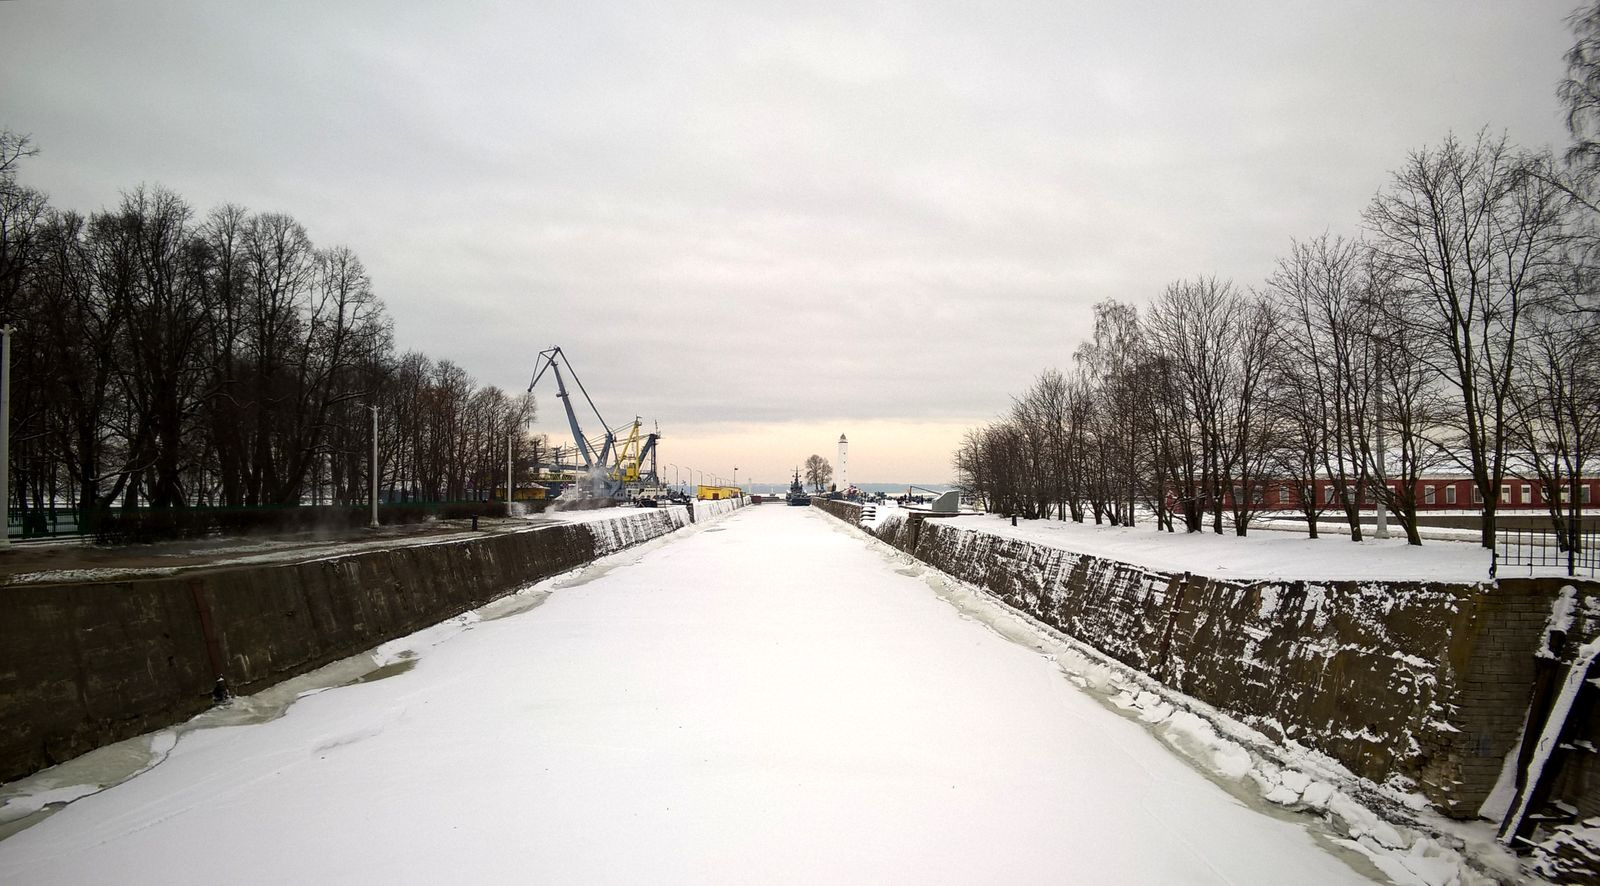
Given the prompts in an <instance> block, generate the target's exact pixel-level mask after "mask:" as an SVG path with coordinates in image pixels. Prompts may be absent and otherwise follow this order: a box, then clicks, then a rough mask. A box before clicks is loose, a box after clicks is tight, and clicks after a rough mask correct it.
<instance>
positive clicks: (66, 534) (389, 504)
mask: <svg viewBox="0 0 1600 886" xmlns="http://www.w3.org/2000/svg"><path fill="white" fill-rule="evenodd" d="M485 504H487V502H486V501H483V500H476V499H474V500H464V501H426V502H424V501H380V502H379V503H378V520H379V522H380V523H381V522H387V520H386V518H389V519H393V518H395V517H397V516H400V515H403V516H404V517H405V518H407V519H410V518H415V517H416V516H417V515H418V513H419V512H420V513H423V514H429V515H433V516H441V517H447V516H451V514H450V513H449V512H450V511H452V510H458V509H462V508H474V507H478V506H482V505H485ZM366 508H367V505H366V504H365V503H356V504H351V505H256V506H253V507H236V508H235V507H211V506H191V507H186V508H181V509H178V511H179V513H181V515H182V516H183V517H184V518H186V521H188V522H196V523H206V522H208V518H209V520H211V521H216V522H219V523H231V524H241V525H248V526H255V525H259V526H261V527H263V528H280V529H285V530H289V529H295V528H304V527H303V526H299V525H298V524H299V523H302V522H306V521H315V519H316V516H315V512H317V511H328V512H332V511H356V512H360V514H361V515H363V520H364V515H365V514H366ZM151 513H152V511H151V509H149V508H123V507H120V506H113V507H109V508H106V509H104V510H103V511H102V512H101V515H102V517H104V518H109V519H113V520H114V519H117V518H119V517H122V516H123V515H125V514H126V515H138V514H146V515H148V514H151ZM358 522H359V521H358ZM89 523H90V521H86V520H84V519H82V515H81V514H80V512H79V511H77V510H76V509H73V508H67V507H53V508H34V509H29V510H26V511H24V510H20V509H18V508H11V509H10V510H9V512H8V513H7V514H6V537H7V538H9V539H10V540H12V541H23V540H32V539H51V538H73V537H79V536H85V535H91V534H93V532H94V530H93V528H92V527H91V526H90V525H89Z"/></svg>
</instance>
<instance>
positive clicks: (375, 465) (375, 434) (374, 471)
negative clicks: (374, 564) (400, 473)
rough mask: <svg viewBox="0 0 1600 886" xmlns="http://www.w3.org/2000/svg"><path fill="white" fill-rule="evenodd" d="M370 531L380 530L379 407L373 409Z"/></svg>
mask: <svg viewBox="0 0 1600 886" xmlns="http://www.w3.org/2000/svg"><path fill="white" fill-rule="evenodd" d="M367 527H368V528H369V529H377V528H378V407H376V406H373V407H372V521H371V522H370V523H368V524H367Z"/></svg>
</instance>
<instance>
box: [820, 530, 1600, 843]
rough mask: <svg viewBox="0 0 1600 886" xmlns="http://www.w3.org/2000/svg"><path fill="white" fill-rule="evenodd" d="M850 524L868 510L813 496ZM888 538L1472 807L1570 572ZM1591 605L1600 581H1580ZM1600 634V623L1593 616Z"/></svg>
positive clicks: (1177, 684)
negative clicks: (1333, 565)
mask: <svg viewBox="0 0 1600 886" xmlns="http://www.w3.org/2000/svg"><path fill="white" fill-rule="evenodd" d="M817 504H818V505H819V506H820V507H822V508H823V510H825V511H827V512H828V513H830V514H833V515H834V516H836V517H839V518H840V519H842V520H846V521H849V522H851V523H857V522H858V521H859V514H860V511H859V509H858V508H857V507H856V506H854V505H850V504H848V503H843V502H817ZM877 534H878V535H879V537H880V538H882V539H883V540H884V541H886V542H888V543H890V544H892V545H894V546H895V547H897V548H900V549H901V550H903V551H905V552H907V553H909V554H911V555H913V556H915V557H916V558H917V559H919V560H921V561H923V562H925V563H927V564H929V565H931V566H933V567H935V568H937V569H939V570H940V571H942V572H944V573H946V574H948V575H951V576H953V577H955V578H957V579H960V580H962V581H964V582H967V583H969V584H972V585H976V586H977V587H980V588H982V589H984V590H985V591H987V592H989V593H990V594H992V595H994V596H995V597H998V598H999V599H1001V600H1003V601H1005V602H1006V603H1007V604H1008V605H1010V606H1011V607H1013V608H1015V609H1018V610H1020V611H1022V612H1025V613H1027V614H1029V615H1030V616H1032V617H1034V618H1036V619H1038V620H1039V621H1042V622H1044V623H1045V624H1048V625H1050V626H1052V627H1054V628H1057V629H1059V630H1061V631H1062V632H1063V633H1066V634H1068V635H1069V636H1071V637H1073V638H1075V639H1077V640H1080V641H1082V642H1084V643H1087V644H1089V645H1090V646H1093V647H1094V648H1096V649H1098V650H1100V651H1101V652H1103V653H1105V654H1107V655H1109V656H1110V657H1112V658H1114V659H1116V660H1118V661H1120V662H1122V663H1124V664H1126V665H1128V666H1130V667H1133V668H1137V669H1138V670H1140V671H1143V672H1144V673H1146V674H1149V675H1151V676H1152V677H1155V678H1156V679H1159V680H1161V681H1162V682H1163V683H1165V684H1166V685H1168V686H1170V687H1172V688H1174V689H1177V690H1179V691H1180V692H1183V693H1185V694H1187V695H1189V696H1192V697H1194V698H1196V699H1199V700H1200V701H1203V702H1206V703H1207V704H1210V705H1213V706H1215V707H1217V708H1220V709H1222V710H1224V711H1226V712H1228V713H1229V714H1231V715H1233V716H1234V717H1236V718H1238V719H1240V720H1242V721H1244V722H1246V723H1248V724H1250V725H1252V726H1254V727H1256V728H1259V729H1261V730H1262V731H1263V732H1266V733H1267V734H1269V735H1271V736H1273V737H1274V738H1277V739H1288V740H1291V741H1294V742H1298V743H1300V744H1302V745H1305V746H1307V747H1311V748H1313V749H1316V750H1319V751H1322V752H1324V753H1326V754H1328V755H1330V756H1332V757H1334V758H1335V759H1337V760H1339V761H1340V762H1342V763H1344V764H1345V765H1346V766H1348V767H1349V768H1350V769H1351V770H1352V771H1354V772H1355V773H1357V774H1358V775H1361V776H1364V777H1367V778H1370V779H1372V780H1374V781H1377V782H1383V781H1387V780H1389V779H1391V778H1392V777H1394V776H1402V777H1404V778H1406V779H1409V780H1411V781H1412V782H1414V783H1415V784H1416V786H1417V788H1418V789H1419V790H1420V791H1421V792H1422V793H1423V794H1424V795H1426V796H1427V797H1428V798H1429V799H1430V800H1431V801H1433V802H1434V803H1435V804H1437V805H1438V806H1439V807H1440V808H1441V809H1442V810H1444V811H1446V812H1448V813H1449V814H1451V815H1455V816H1459V817H1471V816H1474V815H1477V814H1478V812H1479V808H1480V806H1481V805H1482V804H1483V802H1484V800H1485V798H1486V797H1487V796H1488V795H1489V793H1490V791H1491V790H1492V789H1493V787H1494V785H1495V782H1496V780H1497V779H1498V778H1499V776H1500V773H1501V770H1502V767H1503V765H1504V763H1505V759H1506V756H1507V754H1508V753H1509V752H1511V751H1512V749H1513V748H1514V747H1515V746H1516V744H1517V742H1518V740H1519V739H1520V737H1521V732H1522V728H1523V724H1524V720H1525V718H1526V715H1527V710H1528V703H1529V698H1530V688H1531V686H1532V685H1533V681H1534V676H1535V659H1534V652H1535V650H1537V649H1539V648H1540V646H1541V644H1542V642H1543V636H1544V630H1545V627H1546V624H1547V621H1548V619H1549V616H1550V612H1551V604H1552V602H1553V601H1554V599H1555V597H1556V595H1557V594H1558V593H1559V591H1560V589H1561V588H1562V587H1563V586H1564V585H1567V584H1570V582H1569V581H1567V580H1558V579H1543V578H1540V579H1502V580H1500V581H1499V582H1482V583H1452V582H1376V581H1359V582H1356V581H1330V582H1312V581H1281V580H1273V581H1224V580H1220V579H1214V578H1208V577H1205V576H1201V575H1192V574H1187V573H1183V574H1172V573H1167V572H1161V571H1157V570H1152V569H1145V568H1143V567H1139V566H1135V565H1131V564H1128V563H1120V562H1117V561H1114V560H1108V559H1103V558H1099V557H1093V556H1087V555H1083V554H1077V553H1074V552H1071V551H1067V550H1062V549H1059V548H1053V547H1049V546H1046V545H1042V544H1039V543H1036V542H1030V541H1023V540H1018V539H1015V538H1006V537H1002V536H998V535H990V534H987V533H983V532H979V531H973V530H970V529H961V528H957V527H955V526H952V525H949V524H943V523H941V522H940V521H939V520H938V519H936V518H928V519H923V518H921V517H920V516H914V517H911V518H909V519H906V520H901V521H895V522H893V523H887V524H885V525H884V526H883V528H882V530H880V532H878V533H877ZM1579 585H1580V587H1583V588H1585V590H1584V591H1583V592H1582V593H1583V596H1584V597H1585V603H1586V605H1584V606H1582V607H1580V609H1581V610H1582V611H1584V612H1588V611H1590V610H1595V609H1597V607H1596V606H1595V605H1593V604H1589V603H1588V602H1587V601H1588V599H1590V598H1593V597H1594V596H1595V586H1594V583H1593V582H1580V583H1579ZM1585 627H1586V628H1587V627H1595V628H1600V620H1597V624H1596V625H1595V626H1587V625H1586V626H1585Z"/></svg>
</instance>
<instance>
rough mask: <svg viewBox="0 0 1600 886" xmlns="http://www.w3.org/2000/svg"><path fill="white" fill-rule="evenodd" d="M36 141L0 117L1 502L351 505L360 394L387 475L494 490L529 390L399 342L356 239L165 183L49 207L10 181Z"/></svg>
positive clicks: (364, 476) (410, 488)
mask: <svg viewBox="0 0 1600 886" xmlns="http://www.w3.org/2000/svg"><path fill="white" fill-rule="evenodd" d="M32 153H33V151H32V148H31V146H30V145H29V142H28V140H27V139H26V138H25V137H23V136H19V135H17V134H14V133H11V132H9V131H0V320H3V321H4V322H6V323H8V324H9V325H11V326H12V327H13V328H14V330H15V334H14V335H13V337H12V343H13V353H12V370H13V382H12V386H11V391H12V398H13V402H12V448H11V452H12V460H11V472H12V473H11V476H12V481H13V482H12V486H11V488H12V490H13V498H12V501H11V502H10V504H11V505H12V507H13V508H20V509H21V510H22V511H24V512H25V513H33V514H38V513H40V512H44V511H48V510H50V509H53V508H58V507H70V508H72V509H76V510H80V511H82V512H84V513H85V514H88V515H93V514H96V513H100V512H102V511H103V510H104V509H105V508H107V507H109V506H111V505H113V504H120V505H124V506H133V507H144V506H148V507H153V508H178V507H185V506H191V505H227V506H251V505H298V504H302V503H306V502H312V501H320V502H326V503H344V502H352V501H359V500H361V499H362V498H364V496H365V495H366V490H367V487H368V478H369V477H370V465H369V462H370V455H369V453H370V451H371V433H372V431H371V415H372V413H371V411H370V410H371V408H372V407H374V406H376V407H377V408H378V411H377V414H378V417H379V424H380V429H379V441H380V453H381V460H380V471H381V476H382V485H383V486H384V487H386V488H387V489H390V490H397V491H398V494H400V495H401V496H402V497H406V498H412V499H422V500H441V499H462V498H470V497H475V496H476V495H478V494H480V493H482V492H484V491H486V490H488V489H490V488H492V487H494V486H496V485H503V484H504V482H505V464H506V447H507V446H508V445H509V444H508V442H507V441H508V439H511V438H512V437H513V436H515V437H517V438H518V439H519V446H520V447H522V448H525V447H526V446H527V445H529V441H526V440H521V439H520V438H521V436H522V435H521V431H522V429H523V428H525V427H526V425H527V423H528V422H529V421H530V420H531V418H532V417H533V411H534V405H533V401H532V399H531V398H530V397H529V396H527V395H520V396H513V395H508V394H506V393H505V392H503V391H501V390H500V389H498V388H494V387H479V386H478V385H477V384H476V383H475V382H474V380H473V379H472V378H471V377H470V376H469V375H468V374H467V373H466V372H465V371H464V370H463V369H462V368H461V367H459V366H456V365H454V364H452V363H450V362H449V361H437V362H436V361H433V360H430V359H429V358H428V357H426V356H424V355H422V354H417V353H406V354H398V355H397V354H396V353H395V352H394V345H393V340H392V336H391V330H390V323H389V320H388V318H387V317H386V316H385V314H384V310H383V305H382V303H381V302H380V301H379V300H378V298H377V296H376V295H375V294H374V292H373V289H372V283H371V280H370V278H369V277H368V275H367V272H366V270H365V268H364V267H363V266H362V264H361V261H360V259H359V258H357V256H356V255H355V253H354V252H352V251H351V250H349V249H347V248H345V247H341V246H335V247H318V246H316V245H315V244H314V243H313V242H312V241H311V238H310V237H309V236H308V234H307V233H306V231H305V229H304V228H303V227H302V226H301V225H300V223H298V222H297V221H295V220H294V219H293V218H292V217H290V216H288V215H284V214H280V213H252V212H249V211H247V210H245V209H242V208H240V207H238V206H232V205H226V206H222V207H219V208H217V209H215V210H213V211H211V212H210V213H208V214H206V215H204V216H198V215H197V214H196V212H195V210H194V209H193V208H192V207H191V206H190V205H189V204H188V203H187V202H186V201H184V200H183V198H182V197H180V196H179V195H177V194H174V193H172V192H170V191H167V190H164V189H161V188H147V187H139V188H136V189H134V190H131V191H129V192H127V193H125V194H124V195H123V196H122V199H121V201H120V203H118V204H117V205H116V206H115V207H113V208H109V209H105V210H102V211H99V212H95V213H92V214H90V215H88V216H87V217H85V216H83V215H80V214H78V213H76V212H73V211H70V210H63V209H57V208H55V207H52V206H50V204H49V202H48V200H47V199H46V198H45V197H44V195H43V194H41V193H39V192H38V191H35V190H33V189H31V188H29V187H27V186H25V185H23V184H22V183H21V182H20V181H19V178H18V166H19V164H20V163H21V162H22V161H24V160H25V159H26V158H27V157H28V156H30V155H31V154H32ZM526 454H527V453H526V452H520V453H517V455H518V456H519V457H525V456H526Z"/></svg>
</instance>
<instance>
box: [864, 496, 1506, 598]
mask: <svg viewBox="0 0 1600 886" xmlns="http://www.w3.org/2000/svg"><path fill="white" fill-rule="evenodd" d="M880 513H883V514H884V518H885V519H887V518H888V516H889V514H888V513H886V512H884V511H880ZM939 522H940V523H941V524H942V525H948V526H952V527H955V528H957V529H966V530H971V531H973V532H982V533H986V534H989V535H998V536H1002V537H1004V538H1016V539H1021V540H1023V541H1030V542H1036V543H1039V544H1044V545H1049V546H1050V547H1055V548H1061V549H1063V550H1069V551H1072V552H1074V553H1077V554H1087V555H1089V556H1093V557H1102V558H1105V559H1109V560H1117V561H1120V562H1123V563H1128V564H1131V565H1134V566H1142V567H1144V568H1146V569H1156V570H1160V571H1162V572H1172V573H1183V572H1190V573H1194V574H1196V575H1206V576H1210V577H1212V578H1224V579H1287V580H1303V581H1363V580H1379V581H1484V580H1487V579H1488V577H1489V559H1490V558H1489V551H1488V550H1487V549H1485V548H1483V547H1481V546H1479V545H1478V544H1477V543H1476V542H1460V541H1430V542H1428V543H1426V544H1423V545H1421V546H1416V545H1408V544H1406V541H1405V538H1404V537H1400V538H1389V539H1386V540H1382V541H1379V540H1375V539H1367V540H1365V541H1362V542H1360V543H1359V544H1358V543H1353V542H1351V541H1350V540H1349V539H1348V538H1338V537H1335V538H1319V539H1310V538H1306V537H1304V536H1301V537H1298V538H1297V537H1294V536H1292V535H1289V534H1288V533H1283V532H1268V533H1262V532H1252V533H1251V534H1250V535H1246V536H1236V535H1233V534H1231V533H1230V534H1227V535H1217V534H1215V533H1211V532H1179V533H1168V532H1158V531H1157V530H1156V528H1155V524H1154V523H1145V524H1142V525H1136V526H1096V525H1094V524H1093V523H1073V522H1070V521H1061V520H1023V521H1019V522H1018V524H1017V525H1016V526H1012V525H1011V521H1010V520H1007V519H1005V518H1004V517H1000V516H997V515H993V514H976V515H972V516H965V517H943V518H940V519H939Z"/></svg>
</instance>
